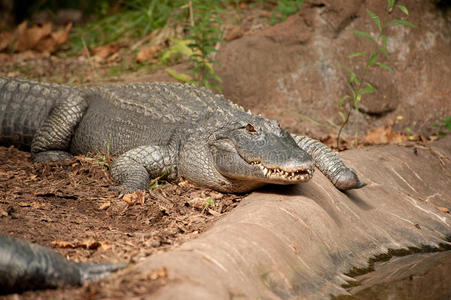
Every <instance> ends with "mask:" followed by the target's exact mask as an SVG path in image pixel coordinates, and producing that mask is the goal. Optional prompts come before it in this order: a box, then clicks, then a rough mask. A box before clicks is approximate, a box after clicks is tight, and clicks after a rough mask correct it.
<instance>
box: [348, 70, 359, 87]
mask: <svg viewBox="0 0 451 300" xmlns="http://www.w3.org/2000/svg"><path fill="white" fill-rule="evenodd" d="M356 81H357V75H355V73H354V72H352V71H351V74H350V75H349V84H350V85H352V84H353V83H354V82H356Z"/></svg>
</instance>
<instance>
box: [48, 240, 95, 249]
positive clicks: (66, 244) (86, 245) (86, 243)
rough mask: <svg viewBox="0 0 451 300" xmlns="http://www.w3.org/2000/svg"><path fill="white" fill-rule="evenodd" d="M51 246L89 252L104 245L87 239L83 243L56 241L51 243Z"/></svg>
mask: <svg viewBox="0 0 451 300" xmlns="http://www.w3.org/2000/svg"><path fill="white" fill-rule="evenodd" d="M51 244H52V245H54V246H56V247H59V248H72V249H75V248H83V249H88V250H95V249H98V248H99V247H101V246H102V243H100V242H99V241H96V240H94V239H85V240H83V241H81V242H67V241H58V240H56V241H53V242H51Z"/></svg>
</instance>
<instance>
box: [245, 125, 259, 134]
mask: <svg viewBox="0 0 451 300" xmlns="http://www.w3.org/2000/svg"><path fill="white" fill-rule="evenodd" d="M246 131H247V132H248V133H251V134H255V133H257V130H255V128H254V126H252V124H247V125H246Z"/></svg>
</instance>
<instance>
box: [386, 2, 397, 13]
mask: <svg viewBox="0 0 451 300" xmlns="http://www.w3.org/2000/svg"><path fill="white" fill-rule="evenodd" d="M394 5H395V0H388V7H387V9H388V11H391V10H392V9H393V6H394Z"/></svg>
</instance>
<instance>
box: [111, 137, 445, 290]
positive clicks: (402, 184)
mask: <svg viewBox="0 0 451 300" xmlns="http://www.w3.org/2000/svg"><path fill="white" fill-rule="evenodd" d="M342 154H343V155H342V158H343V159H344V161H345V162H346V163H347V164H348V165H350V166H351V167H352V168H354V169H355V170H356V171H357V173H358V174H359V176H360V177H361V178H362V179H363V180H364V181H365V182H367V183H368V186H366V187H365V188H362V189H359V190H353V191H350V192H347V193H342V192H339V191H338V190H336V189H335V188H334V186H333V185H332V184H331V183H330V182H329V181H328V180H327V178H326V177H324V176H323V175H322V174H320V173H319V172H317V173H316V174H315V176H314V178H313V180H312V181H310V182H309V183H306V184H300V185H296V186H292V187H283V186H279V187H269V188H267V189H266V190H263V191H260V192H255V193H252V194H251V195H249V196H248V197H247V198H245V199H244V200H243V201H242V202H241V203H240V205H239V206H238V207H237V208H235V209H234V210H233V211H232V212H231V213H230V214H228V215H226V216H225V217H224V218H222V219H220V220H218V221H217V222H216V223H215V224H214V225H213V226H212V227H211V228H210V229H209V230H208V231H206V232H205V233H202V235H201V236H199V238H197V239H194V240H191V241H189V242H186V243H185V244H183V245H182V246H181V247H179V248H176V249H174V250H172V251H168V252H164V253H158V254H155V255H153V256H151V257H149V258H147V259H146V260H144V261H143V262H141V263H139V264H137V265H136V266H134V267H131V268H129V269H128V270H126V271H125V272H123V273H122V274H119V275H118V276H116V277H115V276H113V277H112V278H109V279H108V280H111V281H110V282H106V283H103V284H108V286H111V287H114V288H113V290H109V289H108V288H107V289H104V290H105V291H107V292H108V293H111V294H107V295H102V296H105V297H108V296H111V295H113V294H114V289H117V290H121V291H126V290H127V287H126V286H122V285H123V284H125V283H124V282H126V281H128V282H134V279H133V278H134V277H133V276H132V275H133V274H139V275H138V278H143V277H144V278H148V277H149V276H151V274H152V272H153V270H158V269H161V268H163V267H164V268H166V270H167V279H168V281H166V282H165V284H164V286H163V287H161V288H159V289H156V290H155V289H153V290H152V291H153V292H151V294H148V293H145V295H146V298H148V299H230V298H231V297H232V298H235V297H236V298H242V299H298V298H302V299H325V298H329V297H330V296H331V295H333V296H339V295H349V291H347V290H345V289H344V288H343V287H342V285H345V284H349V283H355V282H356V281H360V280H362V281H363V279H360V278H359V277H357V278H356V279H354V278H352V277H350V276H355V275H359V274H362V273H366V272H369V271H371V270H372V268H373V262H374V261H378V260H387V259H389V258H392V260H393V265H392V267H388V268H389V269H390V270H391V271H392V273H395V272H393V269H395V270H398V267H400V268H399V270H404V271H405V272H404V271H403V272H401V271H400V272H399V273H398V274H399V275H402V276H399V277H396V276H395V275H393V274H392V275H390V277H391V278H392V279H393V280H394V281H396V283H395V284H398V282H402V281H403V280H407V279H405V278H406V276H407V277H408V276H410V274H425V272H429V271H428V270H430V268H432V267H434V266H439V265H440V264H438V263H437V262H438V261H439V260H437V259H435V260H434V259H432V260H431V261H430V263H427V264H426V263H425V264H422V265H421V266H423V267H421V266H420V265H418V267H416V268H413V269H412V268H411V266H412V264H416V262H418V261H422V259H421V258H420V260H417V258H416V257H414V256H412V258H409V257H410V256H405V255H409V254H414V253H415V252H417V251H422V252H433V251H440V250H443V249H446V248H448V249H450V248H451V244H450V243H449V242H448V241H447V239H449V238H450V237H451V216H450V215H449V214H447V213H444V212H443V211H441V210H440V209H439V207H451V199H450V198H449V186H450V178H451V174H450V172H449V170H450V169H451V168H450V166H451V165H450V161H449V159H448V158H449V157H450V155H451V137H448V138H446V139H443V140H440V141H438V142H436V143H433V144H429V145H427V146H418V147H416V148H414V147H403V146H394V145H388V146H378V147H369V148H365V149H360V150H351V151H346V152H344V153H342ZM400 255H401V256H405V258H401V259H399V258H397V256H400ZM444 255H445V257H448V258H449V253H448V254H444ZM368 262H371V264H369V263H368ZM400 262H401V263H400ZM386 264H387V265H390V264H391V263H390V261H389V262H388V263H386ZM409 264H410V266H409ZM441 265H442V266H444V267H446V266H449V264H441ZM378 269H379V267H378V266H376V272H375V273H374V274H372V273H369V274H367V275H365V276H367V277H368V276H369V277H368V278H373V277H374V278H376V279H377V278H379V279H383V277H384V276H381V275H379V274H387V272H388V271H387V269H385V271H384V272H385V273H378ZM409 270H411V271H412V270H413V271H415V272H416V273H409V272H408V271H409ZM433 274H436V275H437V276H440V274H449V273H446V272H441V271H438V272H435V273H433ZM404 275H406V276H404ZM121 276H122V277H121ZM434 276H435V275H434ZM395 277H396V278H395ZM122 278H127V280H123V279H122ZM427 278H433V276H432V277H427ZM434 278H435V277H434ZM431 280H432V279H431ZM433 280H434V286H433V287H432V283H431V289H432V288H433V289H434V290H435V289H436V288H440V286H441V285H440V284H441V283H443V282H446V280H449V277H445V278H441V277H440V278H438V279H437V278H435V279H433ZM363 282H364V281H363ZM379 282H380V281H377V280H375V281H374V284H372V285H370V286H376V285H378V284H379ZM435 283H436V284H435ZM422 284H423V285H422V286H425V285H426V283H425V282H423V283H422ZM141 285H143V283H142V282H141ZM147 285H148V286H149V289H148V290H150V287H151V286H152V282H149V281H147ZM102 286H105V285H102ZM365 288H368V286H365ZM143 290H146V289H144V288H143ZM391 291H396V289H392V290H391ZM357 292H358V291H356V293H357ZM143 295H144V294H143ZM390 295H391V296H393V295H395V294H393V293H390ZM438 295H440V294H438ZM395 298H396V297H395Z"/></svg>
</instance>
